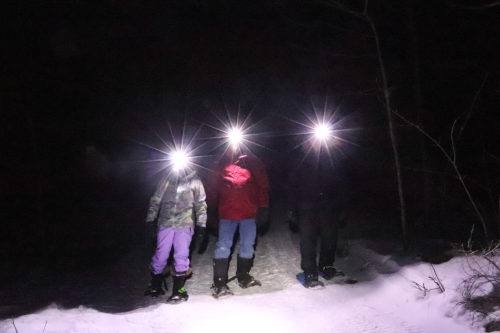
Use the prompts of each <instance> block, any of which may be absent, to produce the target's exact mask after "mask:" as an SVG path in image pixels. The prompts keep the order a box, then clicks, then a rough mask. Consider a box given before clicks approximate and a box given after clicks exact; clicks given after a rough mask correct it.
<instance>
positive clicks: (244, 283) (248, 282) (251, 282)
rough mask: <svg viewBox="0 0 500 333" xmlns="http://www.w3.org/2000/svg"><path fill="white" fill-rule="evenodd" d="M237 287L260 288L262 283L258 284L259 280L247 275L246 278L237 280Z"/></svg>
mask: <svg viewBox="0 0 500 333" xmlns="http://www.w3.org/2000/svg"><path fill="white" fill-rule="evenodd" d="M238 285H239V286H240V287H241V288H243V289H246V288H249V287H255V286H259V287H260V286H262V283H260V281H259V280H255V278H254V277H253V276H251V275H248V277H246V278H244V279H238Z"/></svg>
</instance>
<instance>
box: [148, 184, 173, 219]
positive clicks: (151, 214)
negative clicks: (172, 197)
mask: <svg viewBox="0 0 500 333" xmlns="http://www.w3.org/2000/svg"><path fill="white" fill-rule="evenodd" d="M168 185H169V180H168V177H167V176H164V177H163V178H162V179H161V180H160V182H159V183H158V186H157V187H156V191H155V193H154V194H153V196H152V197H151V199H150V200H149V209H148V214H147V216H146V222H153V221H154V220H156V218H157V216H158V212H159V210H160V204H161V200H162V198H163V194H164V193H165V191H166V190H167V187H168Z"/></svg>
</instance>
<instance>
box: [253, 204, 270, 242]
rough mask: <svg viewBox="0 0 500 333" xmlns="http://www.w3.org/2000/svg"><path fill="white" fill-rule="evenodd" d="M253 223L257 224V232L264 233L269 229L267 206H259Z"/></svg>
mask: <svg viewBox="0 0 500 333" xmlns="http://www.w3.org/2000/svg"><path fill="white" fill-rule="evenodd" d="M255 224H256V226H257V233H258V234H259V235H261V236H262V235H264V234H265V233H266V232H267V230H268V229H269V208H268V207H259V210H258V211H257V216H256V217H255Z"/></svg>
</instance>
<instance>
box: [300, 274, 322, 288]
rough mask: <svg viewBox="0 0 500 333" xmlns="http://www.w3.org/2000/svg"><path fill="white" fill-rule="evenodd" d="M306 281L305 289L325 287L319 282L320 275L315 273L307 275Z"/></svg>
mask: <svg viewBox="0 0 500 333" xmlns="http://www.w3.org/2000/svg"><path fill="white" fill-rule="evenodd" d="M305 276H306V280H305V283H304V287H306V288H320V287H323V286H324V284H323V282H321V281H319V280H318V274H314V273H305Z"/></svg>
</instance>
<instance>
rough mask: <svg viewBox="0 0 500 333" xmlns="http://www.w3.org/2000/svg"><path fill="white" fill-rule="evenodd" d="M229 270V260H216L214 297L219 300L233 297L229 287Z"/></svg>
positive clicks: (213, 286)
mask: <svg viewBox="0 0 500 333" xmlns="http://www.w3.org/2000/svg"><path fill="white" fill-rule="evenodd" d="M228 268H229V259H227V258H221V259H214V283H213V285H212V288H211V289H212V296H213V297H215V298H219V297H222V296H228V295H232V294H233V292H232V291H231V289H229V287H228V286H227V284H226V283H227V269H228Z"/></svg>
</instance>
